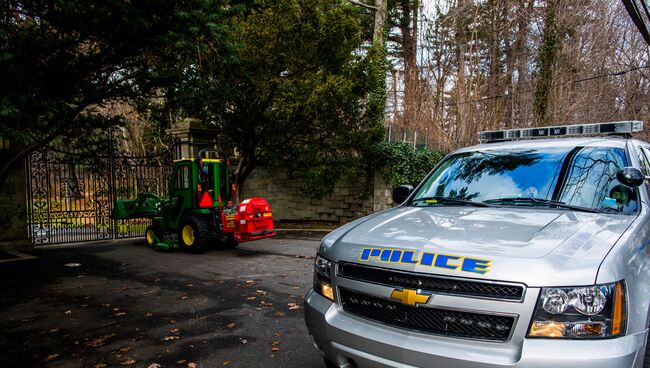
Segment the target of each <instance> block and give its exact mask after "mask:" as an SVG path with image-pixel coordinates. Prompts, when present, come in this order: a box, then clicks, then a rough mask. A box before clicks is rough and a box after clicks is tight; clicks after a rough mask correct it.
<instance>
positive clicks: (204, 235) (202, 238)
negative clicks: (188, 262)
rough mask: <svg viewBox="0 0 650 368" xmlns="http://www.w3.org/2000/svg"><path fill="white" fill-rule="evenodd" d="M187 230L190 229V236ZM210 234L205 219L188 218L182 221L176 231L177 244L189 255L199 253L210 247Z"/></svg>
mask: <svg viewBox="0 0 650 368" xmlns="http://www.w3.org/2000/svg"><path fill="white" fill-rule="evenodd" d="M189 229H191V234H190V230H189ZM211 234H212V232H211V231H210V225H209V224H208V220H207V219H205V218H202V217H196V216H190V217H188V218H186V219H185V221H183V223H182V225H181V227H180V228H179V229H178V242H179V243H180V245H181V248H182V249H183V250H185V251H187V252H190V253H200V252H203V251H205V250H206V249H207V247H208V246H209V245H210V240H211V239H212V236H211Z"/></svg>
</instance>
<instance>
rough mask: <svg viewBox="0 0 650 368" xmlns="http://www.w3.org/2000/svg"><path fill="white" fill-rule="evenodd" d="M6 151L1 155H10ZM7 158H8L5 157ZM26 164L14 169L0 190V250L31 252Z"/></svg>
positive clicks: (0, 152)
mask: <svg viewBox="0 0 650 368" xmlns="http://www.w3.org/2000/svg"><path fill="white" fill-rule="evenodd" d="M10 154H11V153H7V151H6V150H3V151H0V155H2V156H5V155H10ZM5 157H7V156H5ZM26 183H27V182H26V178H25V164H24V163H23V164H21V165H18V166H17V167H16V168H14V169H13V170H12V171H11V173H10V174H9V177H8V178H7V181H6V182H5V183H4V185H3V186H2V188H0V249H3V250H30V249H31V248H32V243H31V242H30V241H29V238H28V237H27V184H26Z"/></svg>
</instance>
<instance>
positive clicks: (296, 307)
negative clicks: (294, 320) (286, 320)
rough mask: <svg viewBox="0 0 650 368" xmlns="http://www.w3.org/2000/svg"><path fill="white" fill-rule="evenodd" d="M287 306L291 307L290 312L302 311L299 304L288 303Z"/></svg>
mask: <svg viewBox="0 0 650 368" xmlns="http://www.w3.org/2000/svg"><path fill="white" fill-rule="evenodd" d="M287 306H288V307H289V310H295V309H300V305H299V304H298V303H288V304H287Z"/></svg>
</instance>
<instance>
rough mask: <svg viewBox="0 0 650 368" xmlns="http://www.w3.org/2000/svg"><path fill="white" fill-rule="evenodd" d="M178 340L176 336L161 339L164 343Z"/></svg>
mask: <svg viewBox="0 0 650 368" xmlns="http://www.w3.org/2000/svg"><path fill="white" fill-rule="evenodd" d="M178 339H180V337H179V336H176V335H172V336H165V337H163V340H165V341H171V340H178Z"/></svg>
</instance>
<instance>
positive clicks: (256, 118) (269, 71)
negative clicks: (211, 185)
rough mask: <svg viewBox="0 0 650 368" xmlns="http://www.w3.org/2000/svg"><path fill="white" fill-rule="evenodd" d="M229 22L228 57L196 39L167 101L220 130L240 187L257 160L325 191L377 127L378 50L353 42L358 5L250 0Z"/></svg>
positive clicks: (374, 137)
mask: <svg viewBox="0 0 650 368" xmlns="http://www.w3.org/2000/svg"><path fill="white" fill-rule="evenodd" d="M231 24H232V31H231V32H230V33H229V36H228V43H229V44H230V45H231V46H232V58H231V59H228V60H225V61H224V60H223V59H220V57H221V55H219V54H217V53H211V52H209V50H210V48H209V44H210V42H211V40H210V39H209V38H203V39H199V40H197V43H196V46H195V47H197V48H198V49H201V50H207V51H208V52H204V53H203V54H202V55H200V57H201V59H200V60H198V61H197V62H199V61H200V64H197V66H196V67H195V68H194V69H193V70H192V78H191V83H185V84H181V85H178V86H177V88H176V89H174V90H171V91H170V93H169V94H168V101H169V105H168V108H170V109H171V110H172V111H175V112H177V113H179V114H180V116H178V118H183V117H200V118H202V119H203V120H204V121H206V122H208V123H209V124H211V125H213V126H214V127H216V128H218V130H219V131H220V132H222V133H223V136H224V139H223V142H227V143H229V144H231V145H232V147H233V148H235V150H236V151H237V153H238V154H239V165H238V167H237V169H236V174H237V177H238V181H239V185H240V186H241V185H243V183H244V181H245V180H246V178H247V177H248V175H249V174H250V173H251V172H252V170H253V169H254V168H255V167H256V166H257V165H259V164H260V163H264V164H266V165H270V166H276V167H285V168H289V169H290V170H292V171H295V172H299V173H301V174H302V175H305V176H306V179H307V180H308V181H313V182H315V183H316V182H317V183H320V184H318V185H316V186H318V187H323V188H324V190H326V191H327V190H328V189H329V190H331V188H333V185H334V183H335V182H336V180H337V179H338V178H339V177H340V174H341V173H342V172H343V171H345V170H346V167H347V166H349V165H350V161H351V160H354V157H355V156H356V155H358V153H359V152H362V151H364V150H365V149H366V147H368V146H369V145H371V144H372V143H374V142H376V141H378V140H380V139H381V134H382V123H383V110H384V106H385V92H384V90H385V87H384V85H385V83H384V76H385V72H384V68H383V65H384V57H383V52H382V51H381V50H373V49H371V50H369V51H368V50H365V51H362V50H361V49H360V46H361V44H362V39H361V30H360V13H359V10H358V9H357V8H356V7H355V6H352V5H350V4H349V3H348V2H347V1H343V0H337V1H332V0H267V1H251V2H246V7H245V11H243V12H242V13H241V14H239V15H237V16H235V17H234V18H233V19H232V22H231ZM214 58H216V60H215V59H214ZM316 192H320V191H319V190H317V191H316Z"/></svg>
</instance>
